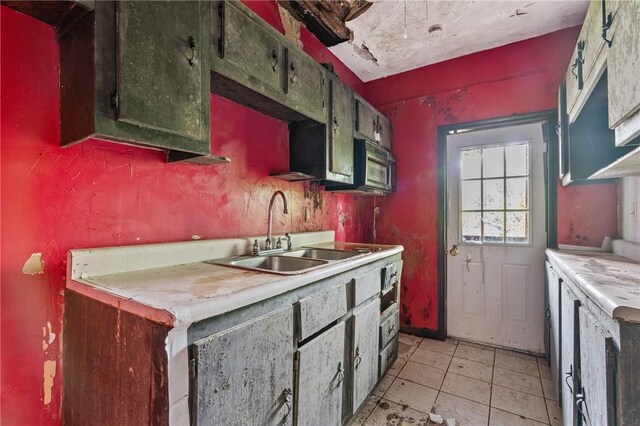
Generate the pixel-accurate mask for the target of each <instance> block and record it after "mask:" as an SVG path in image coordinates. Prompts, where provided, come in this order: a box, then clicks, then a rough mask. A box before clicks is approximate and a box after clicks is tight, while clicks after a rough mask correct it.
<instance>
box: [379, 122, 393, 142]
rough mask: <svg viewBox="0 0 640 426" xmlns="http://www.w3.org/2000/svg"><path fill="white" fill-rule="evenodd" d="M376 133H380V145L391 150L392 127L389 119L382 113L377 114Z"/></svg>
mask: <svg viewBox="0 0 640 426" xmlns="http://www.w3.org/2000/svg"><path fill="white" fill-rule="evenodd" d="M378 134H379V135H380V146H381V147H383V148H384V149H386V150H387V151H391V148H392V146H393V127H392V126H391V120H389V119H388V118H387V117H385V116H384V115H382V114H379V115H378Z"/></svg>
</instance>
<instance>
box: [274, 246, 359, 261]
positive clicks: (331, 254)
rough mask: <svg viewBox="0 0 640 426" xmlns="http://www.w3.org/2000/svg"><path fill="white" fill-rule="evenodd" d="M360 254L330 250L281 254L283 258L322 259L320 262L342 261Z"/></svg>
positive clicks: (306, 250)
mask: <svg viewBox="0 0 640 426" xmlns="http://www.w3.org/2000/svg"><path fill="white" fill-rule="evenodd" d="M360 254H361V253H358V252H355V251H343V250H330V249H312V248H309V249H302V250H296V251H292V252H288V253H283V256H288V257H295V258H308V259H322V260H343V259H348V258H350V257H354V256H359V255H360Z"/></svg>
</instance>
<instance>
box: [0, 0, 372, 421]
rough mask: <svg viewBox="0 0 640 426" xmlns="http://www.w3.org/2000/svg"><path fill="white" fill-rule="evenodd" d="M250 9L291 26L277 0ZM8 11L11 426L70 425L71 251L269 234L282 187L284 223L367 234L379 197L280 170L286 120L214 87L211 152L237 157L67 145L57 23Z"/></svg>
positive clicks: (316, 47)
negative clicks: (287, 176) (66, 350)
mask: <svg viewBox="0 0 640 426" xmlns="http://www.w3.org/2000/svg"><path fill="white" fill-rule="evenodd" d="M250 7H252V8H253V9H254V10H256V12H258V13H259V14H260V15H261V16H264V17H265V19H267V20H268V21H269V22H271V23H272V24H273V25H274V26H276V28H278V29H280V30H282V25H281V23H280V18H279V15H278V10H277V6H276V4H275V2H253V3H251V4H250ZM1 12H2V13H1V26H2V28H1V38H2V46H1V52H0V54H1V58H0V59H1V62H2V68H1V87H2V92H1V98H2V103H1V107H2V123H1V138H2V142H1V146H0V148H1V166H2V169H1V177H2V188H1V197H2V212H1V215H2V216H1V218H2V233H1V238H2V247H1V259H2V270H1V279H2V283H1V291H2V300H1V308H2V311H1V316H2V318H1V320H2V337H1V338H2V356H1V358H2V360H1V363H2V377H1V381H2V418H1V419H0V423H2V424H3V425H12V424H19V425H27V424H29V425H35V424H59V423H60V422H61V419H60V403H61V382H60V380H61V377H62V374H61V373H62V372H61V356H62V355H61V353H60V348H61V345H60V332H61V327H62V310H63V307H64V279H65V271H66V267H67V265H66V255H67V251H68V250H69V249H72V248H83V247H102V246H115V245H130V244H143V243H158V242H167V241H184V240H189V239H190V238H191V236H192V235H201V236H202V237H203V238H219V237H235V236H244V235H254V234H266V227H267V207H268V203H269V199H270V197H271V194H272V193H273V192H274V191H275V190H277V189H282V190H284V191H285V192H286V194H287V195H288V198H289V202H290V212H291V213H290V214H289V215H288V216H284V215H282V214H281V213H279V212H276V214H275V215H274V218H275V223H274V231H276V232H285V231H287V230H291V231H293V232H299V231H305V230H320V229H335V230H336V238H337V239H339V240H347V241H368V240H369V239H370V235H371V229H370V224H371V223H372V215H371V213H372V200H371V199H369V198H358V197H352V196H349V195H335V194H331V193H325V192H323V191H322V190H319V189H318V188H317V187H314V186H310V185H308V184H304V183H286V182H283V181H280V180H277V179H274V178H270V177H269V174H270V173H273V172H279V171H283V170H287V169H288V158H289V154H288V134H287V126H286V124H285V123H284V122H281V121H278V120H274V119H272V118H269V117H267V116H264V115H262V114H260V113H257V112H254V111H251V110H249V109H246V108H243V107H240V106H238V105H236V104H234V103H232V102H229V101H226V100H224V99H221V98H219V97H216V96H212V98H211V111H212V118H211V128H212V147H213V152H214V153H216V154H219V155H225V156H228V157H230V158H231V160H232V162H231V164H227V165H219V166H213V167H202V166H195V165H179V164H166V162H165V157H164V155H163V154H162V153H160V152H157V151H150V150H144V149H140V148H134V147H128V146H124V145H118V144H113V143H107V142H101V141H95V140H91V141H88V142H85V143H81V144H78V145H75V146H72V147H69V148H61V147H59V133H60V129H59V89H58V85H59V82H58V75H59V58H58V46H57V43H56V40H55V34H54V30H53V29H52V28H51V27H49V26H47V25H45V24H43V23H40V22H38V21H36V20H34V19H32V18H29V17H27V16H25V15H22V14H19V13H17V12H14V11H12V10H9V9H8V8H6V7H4V6H2V8H1ZM302 41H303V42H304V44H305V49H306V50H307V51H308V52H309V53H310V54H311V55H312V56H313V57H314V58H316V59H319V60H321V61H327V60H332V61H333V62H334V63H336V69H337V71H338V73H339V74H340V75H341V77H342V78H343V79H345V81H347V82H349V83H351V84H352V85H353V86H354V88H356V89H357V90H361V85H362V83H361V82H360V81H359V80H358V79H357V77H356V76H355V75H354V74H353V73H351V72H350V71H348V70H347V69H346V68H345V67H344V66H343V65H341V64H339V63H337V61H336V60H335V58H334V57H333V56H332V55H331V53H330V52H328V50H327V49H326V48H324V47H323V46H322V45H321V44H320V43H319V42H318V41H317V40H315V39H314V38H313V37H312V36H311V35H309V34H308V33H307V32H306V31H305V30H303V31H302ZM304 207H308V208H310V209H311V222H310V223H304V219H303V218H304V215H303V208H304ZM32 253H42V260H43V261H44V271H43V273H42V274H38V275H25V274H23V273H22V272H21V271H22V267H23V265H24V263H25V261H26V260H27V259H28V258H29V256H31V254H32ZM88 320H90V319H88ZM48 324H50V326H51V333H53V335H55V336H53V335H50V334H49V330H48ZM45 330H46V332H47V335H46V342H45V334H44V332H45ZM52 336H53V337H52ZM51 339H52V340H51ZM50 340H51V342H50V343H49V341H50ZM45 343H46V344H45ZM46 361H54V362H55V364H54V365H55V366H56V367H55V371H53V370H52V369H49V370H48V373H45V362H46ZM47 375H48V376H50V377H51V378H50V379H48V378H47V377H45V376H47ZM49 397H50V401H45V398H49Z"/></svg>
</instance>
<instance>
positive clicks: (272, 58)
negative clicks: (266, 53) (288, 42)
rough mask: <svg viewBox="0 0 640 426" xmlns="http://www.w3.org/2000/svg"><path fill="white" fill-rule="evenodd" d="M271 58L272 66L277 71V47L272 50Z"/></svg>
mask: <svg viewBox="0 0 640 426" xmlns="http://www.w3.org/2000/svg"><path fill="white" fill-rule="evenodd" d="M270 60H271V68H273V71H274V72H275V71H276V70H277V69H278V52H276V49H273V50H271V55H270Z"/></svg>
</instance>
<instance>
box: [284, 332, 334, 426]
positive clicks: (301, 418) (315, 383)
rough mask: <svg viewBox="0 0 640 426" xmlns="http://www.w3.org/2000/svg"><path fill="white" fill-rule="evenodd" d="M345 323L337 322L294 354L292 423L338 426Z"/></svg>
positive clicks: (313, 425) (311, 425)
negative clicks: (295, 382)
mask: <svg viewBox="0 0 640 426" xmlns="http://www.w3.org/2000/svg"><path fill="white" fill-rule="evenodd" d="M344 340H345V324H344V322H342V321H341V322H339V323H338V324H336V325H335V326H333V327H332V328H331V329H329V330H327V331H325V332H323V333H322V334H321V335H320V336H318V337H315V338H314V339H313V340H311V341H310V342H308V343H306V344H305V345H304V346H302V347H301V348H300V349H298V353H297V376H298V380H297V388H296V424H297V425H309V426H315V425H319V424H327V425H331V424H333V425H338V424H340V423H341V419H342V399H343V391H344V384H345V366H344V354H345V352H344V350H345V347H344Z"/></svg>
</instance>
